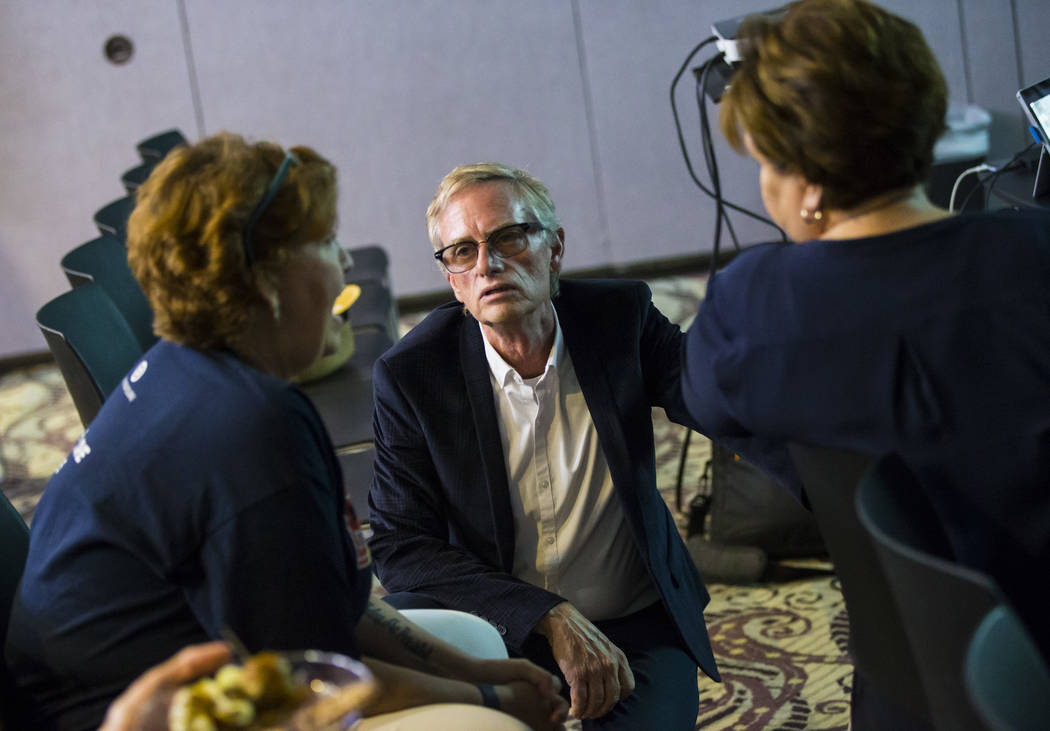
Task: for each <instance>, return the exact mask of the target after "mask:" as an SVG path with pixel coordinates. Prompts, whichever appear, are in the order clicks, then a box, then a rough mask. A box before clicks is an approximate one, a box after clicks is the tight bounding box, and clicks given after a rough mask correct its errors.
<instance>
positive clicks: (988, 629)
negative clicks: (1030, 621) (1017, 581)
mask: <svg viewBox="0 0 1050 731" xmlns="http://www.w3.org/2000/svg"><path fill="white" fill-rule="evenodd" d="M965 682H966V691H967V695H968V697H969V702H970V704H971V705H972V706H973V708H974V711H975V712H976V713H977V715H978V716H980V718H981V720H982V721H983V722H984V724H985V726H987V727H988V728H989V729H992V730H993V731H1037V730H1038V729H1043V728H1046V725H1047V721H1048V719H1050V668H1048V667H1047V664H1046V662H1045V661H1044V660H1043V658H1042V657H1041V656H1040V654H1039V650H1038V649H1037V648H1036V646H1035V642H1034V641H1033V640H1032V637H1031V635H1029V634H1028V632H1027V630H1025V628H1024V627H1023V626H1022V625H1021V621H1020V619H1018V617H1017V615H1016V614H1015V613H1014V612H1013V611H1012V610H1011V609H1010V608H1009V607H1007V606H1002V605H1000V606H997V607H996V608H995V609H993V610H992V611H990V612H989V613H988V615H987V616H986V617H985V618H984V619H983V620H981V624H980V625H978V627H977V631H976V632H975V633H974V636H973V639H972V640H971V641H970V647H969V649H968V650H967V653H966V677H965Z"/></svg>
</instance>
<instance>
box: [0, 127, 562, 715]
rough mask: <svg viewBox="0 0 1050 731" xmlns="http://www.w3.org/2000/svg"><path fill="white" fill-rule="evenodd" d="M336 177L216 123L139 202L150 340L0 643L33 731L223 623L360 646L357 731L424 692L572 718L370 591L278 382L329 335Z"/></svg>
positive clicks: (304, 430) (104, 413)
mask: <svg viewBox="0 0 1050 731" xmlns="http://www.w3.org/2000/svg"><path fill="white" fill-rule="evenodd" d="M335 174H336V173H335V168H334V167H333V166H332V165H331V164H330V163H329V162H327V161H326V160H325V159H324V158H322V157H321V156H320V155H318V154H317V153H316V152H314V151H313V150H311V149H310V148H307V147H294V148H292V149H290V150H288V151H285V150H283V149H281V148H280V147H279V146H277V145H275V144H270V143H259V144H249V143H248V142H246V141H245V140H244V139H242V138H240V137H238V136H236V135H232V134H219V135H216V136H214V137H211V138H208V139H205V140H203V141H201V142H199V143H197V144H195V145H190V146H186V147H182V148H179V149H176V150H174V151H173V152H171V153H170V154H169V155H168V156H167V157H166V158H165V159H164V161H163V162H161V163H160V164H159V165H158V166H157V168H156V169H155V170H154V171H153V173H152V174H151V175H150V177H149V179H148V180H147V181H146V183H145V184H144V185H143V186H142V188H141V189H140V191H139V192H138V197H137V202H136V207H135V210H134V212H133V214H132V216H131V219H130V221H129V224H128V260H129V263H130V265H131V268H132V270H133V271H134V273H135V276H136V278H137V279H138V281H139V283H140V284H141V285H142V289H143V291H144V292H145V293H146V296H147V298H148V299H149V302H150V304H151V306H152V308H153V311H154V316H155V320H154V329H155V331H156V332H157V334H158V335H159V336H160V338H161V339H160V341H159V342H158V344H157V345H155V346H154V347H153V348H151V349H150V350H149V351H148V352H147V353H146V354H145V355H144V356H143V357H142V359H141V360H140V361H139V362H138V363H137V364H136V365H135V366H134V368H133V369H132V370H131V372H130V373H129V374H128V375H127V376H126V377H125V378H124V380H123V381H122V382H121V384H120V386H119V388H117V389H116V391H115V392H114V393H113V394H111V395H110V396H109V398H107V400H106V402H105V404H104V405H103V407H102V409H101V411H100V412H99V414H98V416H97V417H96V418H95V420H94V421H93V422H92V423H91V425H90V428H89V429H88V430H87V431H86V432H85V434H84V436H83V437H82V438H81V439H80V441H79V442H78V443H77V445H76V446H75V447H74V449H73V452H72V454H71V455H70V456H69V457H68V458H67V460H66V462H65V463H64V464H63V465H62V466H61V467H60V468H59V469H58V471H57V472H56V473H55V475H54V477H53V478H52V479H51V481H50V483H49V484H48V486H47V488H46V490H45V492H44V496H43V499H42V500H41V502H40V505H39V507H38V509H37V512H36V516H35V519H34V522H33V529H32V534H31V536H30V548H29V557H28V560H27V563H26V568H25V575H24V578H23V580H22V585H21V588H20V591H19V594H18V596H17V598H16V600H15V603H14V608H13V612H12V617H11V624H10V631H9V634H8V641H7V648H6V658H7V662H8V667H9V668H10V669H11V672H12V674H13V675H14V676H15V678H16V680H17V683H18V685H19V687H20V689H21V692H22V695H23V696H24V697H26V698H27V699H28V701H29V706H30V714H31V715H30V720H29V721H28V725H27V727H31V728H39V729H89V728H90V729H94V728H97V727H98V725H99V723H100V722H101V721H102V720H103V716H104V715H105V712H106V708H107V705H108V704H109V703H110V702H111V701H112V700H113V699H114V698H116V697H117V696H118V694H120V693H121V691H123V690H124V688H125V687H126V686H128V685H129V683H131V681H132V680H134V679H135V678H136V676H139V675H140V674H141V673H143V672H144V671H145V670H147V668H149V667H151V666H153V665H157V664H159V663H161V661H163V660H165V659H166V658H168V657H170V656H172V655H174V654H175V653H176V652H177V651H178V650H180V648H183V647H185V646H190V645H198V644H200V643H203V642H206V641H207V640H209V639H211V640H215V639H218V638H220V637H222V636H223V632H224V629H225V628H229V629H231V630H233V632H234V633H235V634H236V635H238V636H239V637H240V638H241V640H242V641H243V642H244V644H245V645H246V646H247V647H248V648H249V649H250V650H251V651H253V652H255V651H260V650H263V649H269V650H303V649H320V650H326V651H334V652H339V653H344V654H346V655H350V656H353V657H360V658H362V659H363V661H364V662H365V664H366V665H368V667H369V668H370V669H371V671H372V673H373V675H374V676H375V677H376V679H377V680H378V681H379V684H380V686H381V688H382V691H381V693H380V694H379V695H378V696H377V698H376V699H375V700H374V701H372V702H370V704H369V705H368V706H367V707H366V709H365V711H366V715H369V716H375V717H376V718H375V719H373V720H370V721H366V725H365V726H364V728H371V727H377V728H381V727H382V725H381V724H382V722H383V721H382V714H384V713H386V712H388V711H403V709H411V708H414V707H418V706H424V705H427V704H434V703H459V704H468V705H473V706H475V707H473V708H464V709H460V711H459V712H457V714H455V716H454V717H455V718H456V719H457V721H456V724H458V725H462V724H466V725H468V726H469V725H474V726H475V727H486V728H488V727H494V726H493V724H495V727H499V728H505V727H506V728H512V727H513V728H520V727H521V723H520V721H522V720H523V721H525V722H527V723H529V724H530V725H532V726H534V727H539V728H547V727H557V726H559V725H560V720H561V719H563V718H564V715H565V710H566V704H565V702H564V701H562V700H561V699H560V697H559V696H558V695H557V692H556V688H555V685H556V681H555V680H554V679H553V678H552V676H551V675H549V674H548V673H546V672H545V671H543V670H541V669H540V668H538V667H536V666H534V665H532V664H531V663H528V662H527V661H524V660H507V659H496V660H480V659H476V658H473V657H470V656H468V655H466V654H465V653H463V652H461V651H459V650H458V649H456V648H455V647H453V646H452V645H449V644H447V643H445V642H443V641H441V640H439V639H438V638H436V637H434V636H433V635H430V634H429V633H427V632H425V631H423V630H422V629H421V628H419V627H418V626H416V625H414V624H413V623H411V622H409V621H407V620H406V619H404V618H403V616H402V615H401V614H399V613H398V612H397V611H396V610H394V609H393V608H391V607H389V606H388V605H386V604H385V603H384V602H381V601H377V600H376V599H375V598H373V597H372V596H371V593H370V589H371V581H372V574H371V568H372V567H371V557H370V555H369V553H368V548H367V543H366V542H365V540H364V537H363V536H362V531H361V526H360V523H359V522H358V520H357V518H356V516H355V515H354V510H353V506H351V505H350V504H349V501H348V500H347V498H346V497H345V495H344V491H343V481H342V475H341V473H340V468H339V464H338V462H337V460H336V458H335V452H334V449H333V446H332V443H331V441H330V439H329V437H328V434H327V432H326V431H325V428H324V425H323V424H322V422H321V420H320V417H319V416H318V414H317V412H316V410H315V409H314V407H313V405H312V404H311V403H310V401H309V400H308V399H307V397H306V396H305V395H304V394H303V393H302V392H301V391H300V390H299V389H298V388H296V387H295V386H294V385H292V384H291V383H289V382H288V380H287V379H289V378H290V377H293V376H295V375H296V374H298V373H299V372H301V371H302V370H303V369H304V368H305V367H306V366H308V365H310V364H311V363H312V362H314V361H315V360H316V359H317V358H318V357H319V356H321V355H322V354H323V353H325V352H326V351H328V350H331V349H333V348H334V347H335V346H336V345H337V343H336V342H335V339H336V335H337V333H338V332H339V324H340V323H339V321H338V320H337V319H336V318H335V317H333V315H332V305H333V301H334V300H335V299H336V297H337V295H338V294H339V293H340V291H341V290H342V287H343V270H344V268H345V267H346V265H347V260H346V254H345V253H344V251H343V249H342V248H341V247H340V245H339V243H338V241H336V238H335V227H336V178H335ZM465 619H466V620H474V619H476V618H473V617H466V618H465ZM477 621H478V622H481V620H477ZM481 624H484V623H483V622H481ZM485 629H491V628H489V627H488V626H487V625H485ZM491 631H492V632H495V630H491ZM496 639H497V640H498V636H497V637H496ZM501 644H502V643H501ZM161 667H166V665H162V666H161ZM490 684H495V685H494V686H493V685H490ZM482 704H484V705H487V706H496V707H499V706H502V708H503V709H504V710H505V711H507V712H508V713H509V714H512V715H513V716H516V717H517V719H518V720H516V719H515V718H512V717H511V716H509V715H506V714H503V713H498V712H496V711H494V710H491V709H490V708H478V707H476V706H480V705H482ZM126 705H127V704H122V705H121V709H123V710H122V713H121V716H122V717H126V716H127V715H128V714H127V713H126V712H124V711H127V708H126V707H125V706H126ZM472 714H473V715H472ZM402 715H403V714H402ZM424 715H425V714H424ZM424 715H420V716H419V718H420V719H423V720H422V721H420V722H421V723H424V724H426V725H427V727H428V729H431V730H433V729H437V728H441V727H442V726H441V725H440V724H439V723H437V722H435V721H434V720H432V719H431V720H429V721H427V720H426V719H425V718H424ZM400 722H401V723H406V721H403V720H402V721H400ZM377 724H378V725H377ZM132 725H133V724H132Z"/></svg>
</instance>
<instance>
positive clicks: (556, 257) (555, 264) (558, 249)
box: [551, 228, 565, 272]
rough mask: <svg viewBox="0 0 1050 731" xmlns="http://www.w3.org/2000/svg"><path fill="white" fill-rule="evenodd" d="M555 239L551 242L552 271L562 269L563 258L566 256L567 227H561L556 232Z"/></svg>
mask: <svg viewBox="0 0 1050 731" xmlns="http://www.w3.org/2000/svg"><path fill="white" fill-rule="evenodd" d="M554 235H555V239H554V241H552V242H551V271H552V272H559V271H561V260H562V257H563V256H565V229H563V228H559V229H558V230H557V231H555V232H554Z"/></svg>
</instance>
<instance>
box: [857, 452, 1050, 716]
mask: <svg viewBox="0 0 1050 731" xmlns="http://www.w3.org/2000/svg"><path fill="white" fill-rule="evenodd" d="M856 503H857V505H856V507H857V514H858V517H859V519H860V522H861V524H862V525H863V526H864V529H865V531H866V532H867V534H868V535H869V536H870V537H871V539H872V541H873V542H874V544H875V551H876V555H877V557H878V561H879V565H880V566H881V568H882V570H883V571H884V572H885V575H886V577H887V579H888V580H889V586H890V591H891V594H892V596H893V600H894V602H895V603H896V605H897V607H898V611H899V615H900V618H901V620H902V622H903V627H904V631H905V633H906V634H907V636H908V639H909V642H910V644H911V647H912V652H913V654H914V657H915V661H916V665H917V666H918V669H919V675H920V676H921V678H922V685H923V688H924V689H925V691H926V697H927V701H928V703H929V707H930V712H931V714H932V717H933V721H934V724H935V726H936V727H937V728H938V729H942V728H943V729H952V730H953V731H967V730H968V729H974V730H975V731H977V730H980V729H986V728H988V727H989V723H988V721H989V719H990V718H991V717H993V714H990V713H988V712H987V711H986V710H982V709H981V708H980V706H979V705H978V703H976V702H975V700H976V699H975V697H974V696H973V695H971V694H970V693H969V692H968V690H967V685H966V674H967V671H966V667H967V657H968V656H969V654H970V647H971V643H972V641H973V640H974V638H975V635H977V634H978V631H979V630H981V628H982V626H983V625H984V623H985V622H986V621H990V622H991V623H992V624H991V625H990V626H985V627H984V629H983V630H981V632H982V634H981V635H980V636H979V637H978V645H977V647H978V648H982V647H983V648H985V652H988V651H989V649H988V646H989V642H988V638H987V634H988V633H989V632H996V631H998V632H999V633H1000V635H999V636H1000V637H1003V638H1004V640H1005V639H1011V640H1012V641H1013V642H1014V643H1015V646H1016V645H1019V646H1021V647H1024V646H1025V642H1026V640H1025V638H1026V633H1025V631H1024V629H1023V628H1022V627H1021V625H1020V623H1019V621H1017V619H1016V615H1014V613H1013V611H1012V609H1011V608H1010V606H1009V603H1008V602H1007V600H1006V599H1005V598H1004V597H1003V595H1002V594H1001V592H1000V590H999V588H998V586H997V585H996V584H995V582H994V581H993V580H992V579H991V578H990V577H989V576H987V575H985V574H982V573H980V572H978V571H974V570H973V569H970V568H968V567H965V566H962V565H960V564H959V563H957V562H956V561H955V559H954V554H953V551H952V549H951V545H950V543H949V541H948V538H947V535H946V534H945V532H944V530H943V528H942V527H941V523H940V521H939V519H938V516H937V513H936V512H935V511H934V508H933V505H932V504H931V503H930V501H929V499H928V498H927V497H926V494H925V493H924V491H923V490H922V488H921V486H920V485H919V483H918V481H917V480H916V478H915V476H914V475H913V474H912V472H911V471H910V470H909V468H908V467H907V465H906V464H905V463H904V461H903V460H902V459H901V458H900V457H899V456H897V455H894V454H891V455H887V456H885V457H882V458H881V459H880V460H879V461H878V462H876V464H875V466H874V467H873V468H872V469H871V470H870V471H869V472H868V473H867V474H866V475H864V477H863V478H862V479H861V481H860V485H859V487H858V489H857V495H856ZM1034 580H1038V579H1034ZM1011 634H1012V638H1011V637H1010V635H1011ZM1027 643H1028V648H1029V650H1030V652H1029V653H1028V654H1027V655H1021V654H1019V652H1018V651H1011V650H1009V649H1008V648H1006V647H1005V646H1004V645H1002V644H998V645H997V646H994V650H995V651H997V652H999V653H1001V654H999V655H998V657H997V658H995V657H994V656H993V657H990V658H988V666H989V667H982V668H980V671H981V672H982V673H984V674H985V675H986V676H987V675H991V674H992V672H991V667H997V668H998V672H1001V673H1005V672H1010V671H1009V670H1006V668H1007V666H1013V668H1014V671H1015V672H1016V671H1017V670H1018V669H1020V668H1022V667H1024V668H1027V669H1032V666H1033V665H1035V668H1034V670H1033V672H1034V674H1033V675H1030V676H1027V677H1026V678H1018V680H1017V683H1016V684H1015V685H1012V686H1006V685H1005V683H1003V678H1002V677H999V678H992V682H997V683H998V686H997V693H996V698H995V699H996V701H997V702H998V704H1000V706H1001V707H1002V706H1005V707H1009V708H1012V709H1015V710H1017V709H1021V708H1027V709H1028V710H1029V711H1034V710H1035V709H1036V708H1037V707H1038V706H1037V705H1033V700H1034V701H1036V702H1037V704H1039V705H1041V707H1042V710H1043V712H1042V713H1041V714H1040V715H1034V716H1032V715H1029V716H1027V721H1024V719H1023V718H1022V719H1020V720H1021V723H1020V725H1014V724H1007V725H1006V726H1005V727H1007V728H1047V725H1048V724H1050V715H1047V713H1046V710H1047V708H1048V698H1047V695H1046V692H1047V683H1046V677H1047V674H1046V667H1045V665H1043V667H1042V672H1041V676H1040V673H1039V668H1038V663H1032V662H1030V660H1031V658H1032V654H1031V652H1035V653H1036V654H1035V657H1036V658H1038V652H1037V651H1035V650H1034V646H1033V645H1032V644H1031V640H1027ZM986 657H988V656H987V655H986ZM1011 657H1012V658H1013V659H1012V660H1011ZM1021 658H1028V660H1029V662H1026V663H1022V662H1019V660H1020V659H1021ZM1040 677H1041V678H1042V680H1041V681H1040V680H1039V678H1040ZM1031 683H1038V684H1041V685H1042V689H1041V692H1039V693H1038V694H1036V693H1034V692H1033V691H1034V690H1035V689H1034V688H1033V687H1031V686H1030V684H1031ZM1026 686H1028V687H1026ZM977 687H979V688H980V687H984V688H989V687H996V686H990V685H989V684H987V683H986V684H984V685H982V684H981V683H980V676H978V686H977ZM999 727H1000V728H1002V727H1003V726H999Z"/></svg>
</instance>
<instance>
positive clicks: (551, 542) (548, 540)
mask: <svg viewBox="0 0 1050 731" xmlns="http://www.w3.org/2000/svg"><path fill="white" fill-rule="evenodd" d="M547 545H548V546H551V545H554V538H551V537H548V538H547Z"/></svg>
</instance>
